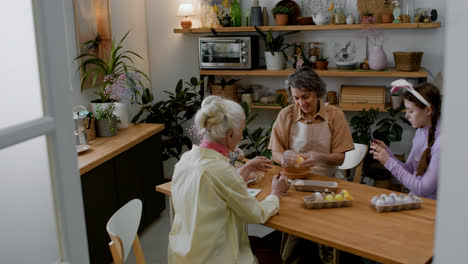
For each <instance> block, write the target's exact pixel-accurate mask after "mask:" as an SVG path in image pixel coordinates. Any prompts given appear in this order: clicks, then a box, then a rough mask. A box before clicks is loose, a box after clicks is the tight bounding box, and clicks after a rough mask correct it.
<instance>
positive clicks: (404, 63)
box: [393, 52, 424, 72]
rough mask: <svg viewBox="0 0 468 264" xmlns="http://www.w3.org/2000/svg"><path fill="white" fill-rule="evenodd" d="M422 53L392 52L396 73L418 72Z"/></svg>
mask: <svg viewBox="0 0 468 264" xmlns="http://www.w3.org/2000/svg"><path fill="white" fill-rule="evenodd" d="M423 54H424V52H393V58H394V59H395V68H396V70H397V71H410V72H411V71H419V68H420V66H421V59H422V56H423Z"/></svg>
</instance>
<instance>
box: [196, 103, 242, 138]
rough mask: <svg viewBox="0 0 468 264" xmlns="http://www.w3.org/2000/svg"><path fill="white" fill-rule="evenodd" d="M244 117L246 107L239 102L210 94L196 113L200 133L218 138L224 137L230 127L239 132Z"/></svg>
mask: <svg viewBox="0 0 468 264" xmlns="http://www.w3.org/2000/svg"><path fill="white" fill-rule="evenodd" d="M244 119H245V114H244V109H242V106H240V105H239V104H238V103H236V102H234V101H231V100H227V99H223V98H221V97H219V96H208V97H206V98H205V99H204V100H203V102H202V105H201V108H200V110H198V112H197V114H196V115H195V125H196V126H197V127H198V129H199V131H200V134H202V135H208V136H210V137H211V138H213V139H215V140H218V139H221V138H224V137H225V136H226V133H227V132H228V131H229V130H230V129H233V130H234V132H235V133H237V131H238V130H239V128H240V126H241V124H242V122H244Z"/></svg>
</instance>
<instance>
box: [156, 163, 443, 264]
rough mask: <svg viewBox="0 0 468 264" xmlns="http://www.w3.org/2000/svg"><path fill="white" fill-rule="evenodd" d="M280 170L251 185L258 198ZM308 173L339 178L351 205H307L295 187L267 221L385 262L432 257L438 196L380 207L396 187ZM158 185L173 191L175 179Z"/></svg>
mask: <svg viewBox="0 0 468 264" xmlns="http://www.w3.org/2000/svg"><path fill="white" fill-rule="evenodd" d="M279 171H280V168H279V167H277V166H274V167H273V168H272V169H271V170H270V171H269V172H267V173H265V177H264V178H263V179H262V180H261V181H260V182H258V183H255V184H253V185H249V188H258V189H262V191H261V192H260V193H259V194H258V195H257V197H256V198H257V199H258V200H259V201H261V200H263V199H265V198H266V197H267V196H268V195H269V194H270V190H271V179H272V177H273V176H274V175H275V174H278V172H279ZM308 179H310V180H320V181H336V182H338V192H339V191H340V190H341V189H346V190H348V191H349V192H350V194H351V195H352V196H353V203H352V206H351V207H339V208H322V209H306V208H305V206H304V201H303V197H304V196H307V195H311V194H312V193H311V192H299V191H294V190H292V188H291V190H289V191H288V193H287V194H286V195H284V196H283V197H282V199H281V201H280V210H279V213H278V214H277V215H275V216H273V217H271V218H270V219H269V220H268V221H267V222H266V223H265V224H264V225H265V226H268V227H271V228H274V229H276V230H279V231H282V232H286V233H288V234H293V235H295V236H298V237H301V238H305V239H308V240H311V241H314V242H317V243H320V244H323V245H326V246H330V247H333V248H336V249H338V250H342V251H346V252H349V253H352V254H355V255H359V256H362V257H365V258H368V259H371V260H375V261H379V262H382V263H411V264H417V263H430V262H431V261H432V255H433V248H434V226H435V216H436V201H435V200H431V199H426V198H422V200H423V203H422V206H421V208H419V209H412V210H402V211H393V212H384V213H378V212H376V211H375V210H374V209H373V208H371V207H370V200H371V199H372V197H373V196H375V195H380V194H382V193H385V194H387V195H388V194H390V193H391V192H392V191H390V190H386V189H380V188H375V187H371V186H367V185H364V184H357V183H354V182H348V181H344V180H339V179H335V178H331V177H325V176H319V175H310V177H309V178H308ZM156 190H157V191H158V192H162V193H164V194H166V195H169V196H170V195H171V182H168V183H165V184H161V185H158V186H156ZM395 193H397V194H399V193H398V192H395ZM171 215H172V214H171Z"/></svg>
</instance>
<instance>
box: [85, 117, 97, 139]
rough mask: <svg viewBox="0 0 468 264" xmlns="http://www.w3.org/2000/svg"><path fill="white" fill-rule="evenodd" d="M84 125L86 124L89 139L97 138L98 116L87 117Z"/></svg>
mask: <svg viewBox="0 0 468 264" xmlns="http://www.w3.org/2000/svg"><path fill="white" fill-rule="evenodd" d="M89 122H91V125H89ZM84 126H85V130H86V136H87V137H88V140H93V139H95V138H96V118H94V116H92V117H90V118H85V120H84ZM88 126H89V128H88Z"/></svg>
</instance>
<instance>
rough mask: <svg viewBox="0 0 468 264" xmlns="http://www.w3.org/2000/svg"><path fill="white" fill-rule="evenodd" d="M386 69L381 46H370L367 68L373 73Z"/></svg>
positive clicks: (385, 56)
mask: <svg viewBox="0 0 468 264" xmlns="http://www.w3.org/2000/svg"><path fill="white" fill-rule="evenodd" d="M385 67H387V54H385V51H384V49H383V47H382V46H372V47H371V48H370V52H369V68H370V69H371V70H373V71H382V70H384V69H385Z"/></svg>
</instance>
